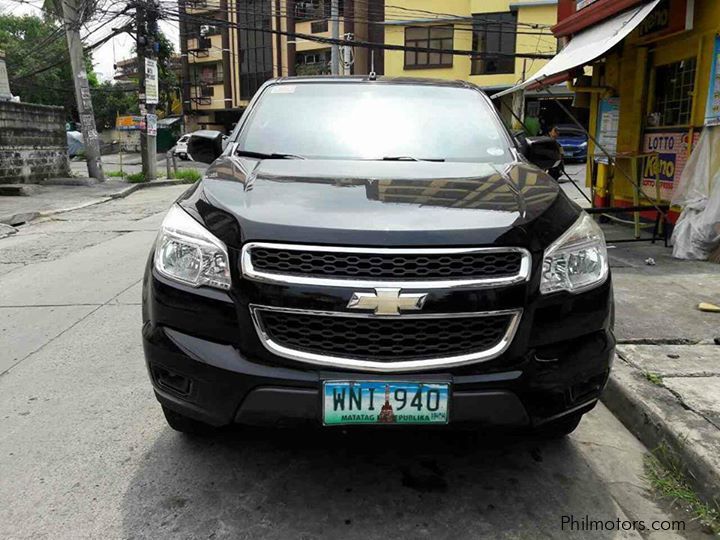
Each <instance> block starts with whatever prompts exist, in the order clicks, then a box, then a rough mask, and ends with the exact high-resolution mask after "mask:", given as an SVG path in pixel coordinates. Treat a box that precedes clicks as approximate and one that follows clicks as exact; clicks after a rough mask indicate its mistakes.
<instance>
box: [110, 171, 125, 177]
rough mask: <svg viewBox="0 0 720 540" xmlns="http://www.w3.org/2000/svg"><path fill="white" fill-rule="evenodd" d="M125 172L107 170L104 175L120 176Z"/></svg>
mask: <svg viewBox="0 0 720 540" xmlns="http://www.w3.org/2000/svg"><path fill="white" fill-rule="evenodd" d="M125 174H126V173H124V172H123V171H108V172H106V173H105V176H109V177H110V178H122V177H123V176H125Z"/></svg>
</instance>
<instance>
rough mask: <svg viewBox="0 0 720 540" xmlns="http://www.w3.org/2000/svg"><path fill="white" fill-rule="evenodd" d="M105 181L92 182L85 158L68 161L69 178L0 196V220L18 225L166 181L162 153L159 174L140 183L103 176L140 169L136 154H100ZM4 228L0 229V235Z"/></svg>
mask: <svg viewBox="0 0 720 540" xmlns="http://www.w3.org/2000/svg"><path fill="white" fill-rule="evenodd" d="M102 161H103V170H104V172H105V174H106V179H105V182H100V183H98V182H96V181H95V180H94V179H93V178H87V165H86V163H85V161H71V162H70V165H71V170H72V173H73V175H74V176H73V177H72V178H54V179H49V180H43V181H40V182H39V183H38V184H25V186H28V188H30V189H28V190H27V191H28V193H29V195H28V196H0V224H5V225H19V224H22V223H27V222H28V221H32V220H33V219H36V218H38V217H44V216H49V215H53V214H57V213H61V212H67V211H68V210H75V209H77V208H82V207H84V206H90V205H93V204H100V203H103V202H106V201H109V200H112V199H116V198H119V197H125V196H127V195H129V194H130V193H132V192H133V191H135V190H137V189H141V188H144V187H148V186H157V185H166V184H167V183H168V182H169V180H167V179H166V178H165V174H166V170H165V156H164V155H163V156H162V159H160V157H159V158H158V175H159V176H161V178H158V179H157V180H155V181H153V182H150V183H141V184H131V183H128V182H126V181H125V180H123V179H122V178H118V177H112V176H107V175H108V173H112V172H116V171H120V162H121V161H122V170H123V172H125V173H126V174H132V173H137V172H140V171H141V169H142V165H141V162H142V160H141V157H140V154H123V155H122V159H121V157H120V155H119V154H109V155H106V156H103V157H102ZM176 162H177V165H178V169H197V170H199V171H204V170H205V169H207V167H208V166H207V165H206V164H205V163H199V162H195V161H182V160H180V159H178V160H177V161H176ZM6 234H7V229H3V232H0V238H1V237H2V236H3V235H6Z"/></svg>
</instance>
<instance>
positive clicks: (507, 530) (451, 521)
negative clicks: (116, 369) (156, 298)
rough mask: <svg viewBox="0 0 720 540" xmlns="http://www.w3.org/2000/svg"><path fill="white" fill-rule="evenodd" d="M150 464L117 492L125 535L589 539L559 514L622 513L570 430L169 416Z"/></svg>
mask: <svg viewBox="0 0 720 540" xmlns="http://www.w3.org/2000/svg"><path fill="white" fill-rule="evenodd" d="M142 463H143V464H142V465H141V466H140V467H139V468H138V469H137V471H136V474H135V475H134V476H133V478H132V479H130V484H129V487H128V489H127V492H126V494H125V497H124V501H123V508H122V511H123V531H124V536H126V537H132V538H134V537H148V538H162V537H174V536H176V535H181V536H182V537H183V538H199V537H202V538H222V537H231V538H283V539H285V538H319V537H333V538H360V537H362V538H385V537H387V536H388V533H389V534H391V535H392V536H393V537H395V538H418V537H431V538H479V537H488V536H490V537H505V536H506V537H515V538H518V537H519V538H538V537H540V536H552V537H554V536H563V537H573V534H576V535H577V537H578V538H583V537H587V534H588V533H587V532H575V533H570V532H569V531H567V530H565V531H563V530H562V529H561V520H562V516H563V515H570V514H572V515H573V516H574V517H575V519H578V520H581V519H583V518H584V516H585V515H586V514H587V515H589V516H590V518H594V519H603V520H613V521H614V520H615V518H616V516H617V508H616V506H615V504H614V502H613V499H612V497H611V495H610V493H609V492H608V491H607V489H606V487H605V486H604V484H603V483H602V482H601V480H600V479H599V478H598V477H597V476H596V475H595V473H594V472H593V470H592V469H591V468H590V466H589V465H588V463H587V462H586V461H585V459H584V458H583V457H582V455H581V454H580V452H579V450H578V449H577V447H576V443H574V442H572V439H566V440H562V441H544V440H537V439H528V438H520V437H518V436H510V435H498V434H493V433H473V432H446V431H442V432H440V431H427V430H426V431H384V432H383V431H378V430H363V431H352V432H350V433H344V432H341V431H321V430H308V431H296V430H277V431H276V430H261V429H233V430H229V431H226V432H223V433H221V434H220V435H218V436H216V437H213V438H209V439H190V438H187V437H185V436H183V435H180V434H178V433H175V432H173V431H171V430H170V429H169V428H167V429H164V430H163V431H162V432H160V434H159V435H158V438H157V440H156V441H155V444H154V445H153V447H152V448H151V449H150V450H149V451H148V452H147V454H146V455H145V456H144V459H143V460H142ZM594 534H595V536H594V537H598V538H602V537H606V538H611V537H612V538H617V537H618V536H617V534H618V533H617V531H615V532H612V533H610V532H607V533H594ZM621 535H622V533H621Z"/></svg>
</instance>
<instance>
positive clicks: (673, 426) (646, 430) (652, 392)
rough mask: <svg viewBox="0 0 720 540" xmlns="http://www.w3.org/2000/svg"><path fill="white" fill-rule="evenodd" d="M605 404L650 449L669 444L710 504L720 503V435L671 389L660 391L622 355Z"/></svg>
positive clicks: (617, 360)
mask: <svg viewBox="0 0 720 540" xmlns="http://www.w3.org/2000/svg"><path fill="white" fill-rule="evenodd" d="M602 402H603V403H604V404H605V406H606V407H607V408H608V409H610V411H611V412H612V413H613V414H614V415H615V416H616V417H617V418H618V419H619V420H620V421H621V422H622V423H623V424H624V425H625V427H626V428H628V429H629V430H630V431H631V432H632V433H633V434H634V435H635V436H636V437H637V438H638V439H640V441H641V442H642V443H643V444H644V445H645V446H646V447H647V448H648V449H649V450H652V449H654V448H657V447H659V446H660V445H662V444H665V445H666V446H667V447H668V448H669V449H670V451H671V452H672V453H673V454H675V456H676V457H677V458H678V459H679V462H680V463H682V464H683V465H684V467H685V469H686V473H687V474H686V476H687V479H688V482H689V483H690V484H691V485H692V487H693V488H694V489H695V490H696V491H697V492H698V493H699V494H700V497H701V498H703V499H704V500H705V501H706V502H718V501H720V452H718V449H719V448H720V433H718V431H717V430H716V429H714V428H712V429H708V422H707V421H706V420H705V419H704V418H703V417H702V416H700V415H698V414H696V413H695V412H693V411H691V410H689V409H688V408H686V407H685V406H684V404H683V403H682V402H680V401H679V400H678V399H677V398H676V397H675V396H674V395H673V394H672V393H671V392H670V391H669V390H667V389H666V388H664V387H662V386H657V385H655V384H653V383H651V382H650V381H648V380H647V379H645V377H644V375H643V373H642V372H641V371H640V370H638V369H635V368H633V367H631V366H630V365H629V364H628V363H626V362H625V361H624V360H623V359H622V357H621V356H620V354H618V357H617V358H616V360H615V365H614V366H613V371H612V373H611V375H610V380H609V381H608V384H607V387H606V388H605V391H604V393H603V396H602Z"/></svg>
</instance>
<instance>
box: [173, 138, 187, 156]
mask: <svg viewBox="0 0 720 540" xmlns="http://www.w3.org/2000/svg"><path fill="white" fill-rule="evenodd" d="M189 139H190V134H189V133H188V134H187V135H183V136H182V137H180V138H179V139H178V140H177V142H176V143H175V150H173V153H174V154H175V155H176V156H179V157H180V159H187V158H188V153H187V142H188V140H189Z"/></svg>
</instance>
